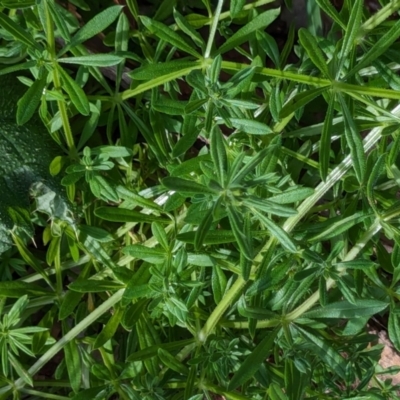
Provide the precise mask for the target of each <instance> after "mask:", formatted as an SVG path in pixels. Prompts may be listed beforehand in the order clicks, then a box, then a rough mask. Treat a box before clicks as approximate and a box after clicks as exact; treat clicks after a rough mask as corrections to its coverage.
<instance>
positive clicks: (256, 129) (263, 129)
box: [229, 118, 274, 135]
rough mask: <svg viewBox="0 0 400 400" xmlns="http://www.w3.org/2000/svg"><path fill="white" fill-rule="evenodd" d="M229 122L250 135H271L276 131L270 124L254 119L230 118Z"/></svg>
mask: <svg viewBox="0 0 400 400" xmlns="http://www.w3.org/2000/svg"><path fill="white" fill-rule="evenodd" d="M229 122H230V123H231V124H232V125H233V127H235V128H236V129H238V130H239V131H241V132H245V133H249V134H250V135H269V134H271V133H274V132H273V130H272V129H271V128H270V127H269V126H268V125H266V124H264V123H262V122H258V121H254V120H252V119H239V118H229Z"/></svg>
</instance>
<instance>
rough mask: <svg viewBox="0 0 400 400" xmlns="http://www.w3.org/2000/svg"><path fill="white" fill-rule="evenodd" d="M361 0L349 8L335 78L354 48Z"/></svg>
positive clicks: (359, 20)
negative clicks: (348, 16) (349, 11)
mask: <svg viewBox="0 0 400 400" xmlns="http://www.w3.org/2000/svg"><path fill="white" fill-rule="evenodd" d="M363 5H364V2H363V0H355V1H354V3H353V4H352V7H351V13H350V18H349V22H348V23H347V27H346V31H345V35H344V38H343V41H342V47H341V49H340V53H339V55H338V58H339V66H338V72H337V77H338V76H339V74H340V72H341V70H342V68H343V66H344V63H345V62H346V60H347V57H348V55H349V54H350V52H351V51H352V50H353V49H354V47H355V41H356V39H357V36H358V34H359V31H360V26H361V18H362V14H363Z"/></svg>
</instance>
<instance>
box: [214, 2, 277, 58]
mask: <svg viewBox="0 0 400 400" xmlns="http://www.w3.org/2000/svg"><path fill="white" fill-rule="evenodd" d="M280 11H281V10H280V9H279V8H275V9H272V10H268V11H264V12H263V13H261V14H259V15H257V17H255V18H254V19H252V20H251V21H250V22H249V23H247V24H246V25H245V26H243V27H242V28H240V29H239V30H238V31H236V32H235V33H234V34H233V35H232V36H231V37H230V38H229V39H228V40H227V41H226V42H225V43H224V44H223V45H222V46H220V48H219V49H218V54H223V53H226V52H227V51H228V50H231V49H233V48H234V47H238V46H239V45H241V44H242V43H244V42H245V41H247V40H248V39H249V38H250V36H251V35H252V34H253V33H254V32H256V31H257V30H264V28H265V27H267V26H268V25H270V24H271V22H273V21H275V19H276V18H277V17H278V15H279V14H280Z"/></svg>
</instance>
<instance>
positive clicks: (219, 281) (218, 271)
mask: <svg viewBox="0 0 400 400" xmlns="http://www.w3.org/2000/svg"><path fill="white" fill-rule="evenodd" d="M226 285H227V279H226V276H225V274H224V271H222V268H221V267H220V266H219V265H218V264H216V265H214V267H213V270H212V275H211V287H212V291H213V296H214V301H215V304H218V303H219V302H220V301H221V300H222V298H223V296H224V294H225V290H226Z"/></svg>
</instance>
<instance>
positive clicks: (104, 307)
mask: <svg viewBox="0 0 400 400" xmlns="http://www.w3.org/2000/svg"><path fill="white" fill-rule="evenodd" d="M124 291H125V289H120V290H118V291H117V292H115V293H114V294H113V295H112V296H111V297H110V298H108V299H107V300H106V301H105V302H104V303H102V304H101V305H100V306H99V307H97V308H96V309H95V310H94V311H93V312H91V313H90V314H89V315H88V316H87V317H86V318H84V319H83V320H82V321H81V322H79V324H77V325H76V326H74V327H73V328H72V329H71V330H70V331H69V332H68V333H67V334H66V335H64V336H63V337H62V338H61V339H60V340H59V341H58V342H57V343H55V344H54V345H53V346H51V347H50V348H49V349H48V350H47V351H46V353H44V354H43V355H42V356H41V357H40V358H39V359H38V360H37V361H36V362H35V364H33V365H32V367H30V368H29V369H28V374H29V375H30V376H33V375H35V374H36V373H37V372H38V371H40V369H41V368H42V367H43V366H44V365H45V364H46V363H47V362H48V361H50V360H51V359H52V358H53V357H54V356H55V355H56V354H57V353H58V352H59V351H60V350H62V349H63V347H64V346H65V345H66V344H67V343H68V342H70V341H71V340H73V339H75V338H76V337H77V336H78V335H79V334H80V333H81V332H83V331H84V330H85V329H86V328H87V327H88V326H90V325H91V324H92V323H93V322H94V321H96V320H97V319H98V318H99V317H100V316H101V315H103V314H104V313H105V312H107V311H108V310H109V309H110V308H111V307H113V306H114V305H115V304H117V303H118V302H119V301H120V300H121V298H122V295H123V294H124ZM24 386H25V381H24V380H23V379H22V378H19V379H17V380H16V381H15V382H14V385H12V386H11V385H7V386H4V387H2V388H0V396H1V395H3V394H5V393H7V392H8V391H9V390H11V389H13V388H15V389H21V388H22V387H24Z"/></svg>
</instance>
